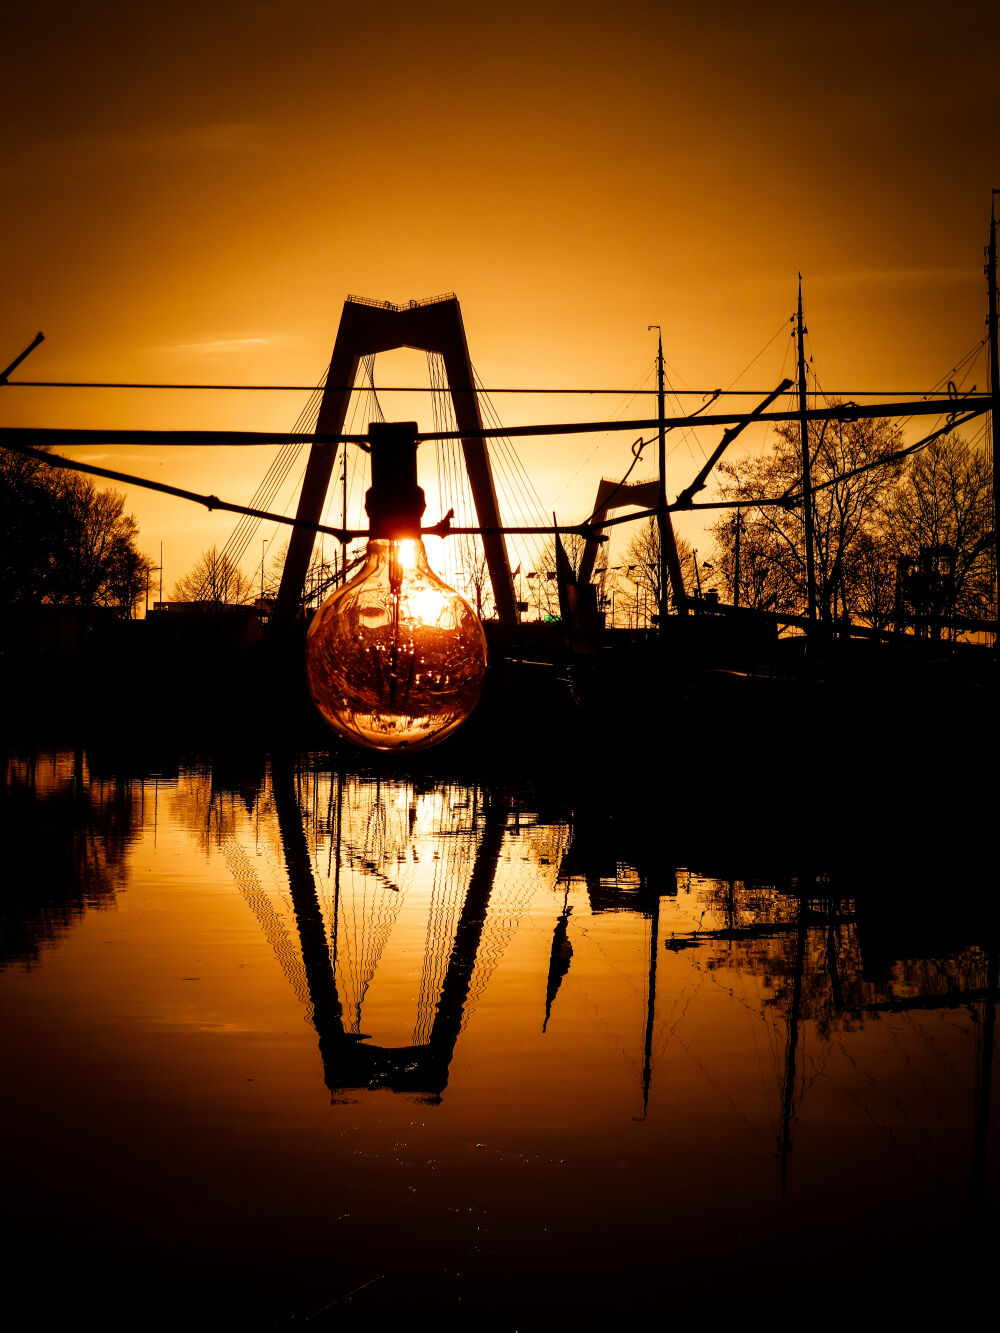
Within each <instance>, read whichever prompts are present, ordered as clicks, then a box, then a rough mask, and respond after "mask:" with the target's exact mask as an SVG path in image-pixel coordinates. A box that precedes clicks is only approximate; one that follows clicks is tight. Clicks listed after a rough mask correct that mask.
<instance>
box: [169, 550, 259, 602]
mask: <svg viewBox="0 0 1000 1333" xmlns="http://www.w3.org/2000/svg"><path fill="white" fill-rule="evenodd" d="M254 591H255V589H254V585H253V581H252V580H251V579H249V578H248V577H247V575H246V574H244V573H243V571H242V570H241V569H240V567H239V565H237V564H236V563H235V562H234V561H233V560H231V559H230V557H229V556H228V555H226V553H225V551H220V550H219V549H218V548H217V547H215V546H212V547H209V549H208V550H207V551H204V552H202V554H201V555H200V556H199V557H198V560H197V561H196V562H195V564H194V565H193V566H192V568H191V569H190V570H189V571H188V572H187V573H186V574H185V575H184V576H183V578H180V579H178V580H177V582H176V584H175V585H174V591H173V594H172V596H173V599H174V600H175V601H178V602H210V603H211V604H212V605H213V606H242V605H245V604H247V603H249V602H251V601H252V600H253V597H254Z"/></svg>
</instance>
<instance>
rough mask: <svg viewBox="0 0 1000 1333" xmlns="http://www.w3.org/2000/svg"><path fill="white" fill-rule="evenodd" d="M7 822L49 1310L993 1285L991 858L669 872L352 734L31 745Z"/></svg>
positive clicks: (235, 1313)
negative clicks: (347, 763)
mask: <svg viewBox="0 0 1000 1333" xmlns="http://www.w3.org/2000/svg"><path fill="white" fill-rule="evenodd" d="M2 809H3V823H4V838H5V845H6V848H7V851H8V858H9V859H8V866H9V873H8V874H7V875H5V880H6V883H5V886H4V889H3V894H2V913H3V916H2V935H0V949H2V956H0V963H2V968H0V1004H2V1010H3V1015H4V1023H3V1036H2V1043H3V1045H2V1061H3V1067H4V1070H5V1073H6V1079H5V1082H6V1091H5V1094H4V1097H3V1101H2V1112H0V1114H2V1117H3V1125H4V1129H5V1143H6V1145H7V1154H6V1156H7V1165H6V1167H5V1172H4V1175H5V1210H4V1211H5V1221H6V1225H7V1228H8V1231H9V1234H8V1238H7V1242H6V1253H7V1256H8V1259H9V1260H10V1264H11V1267H10V1277H9V1279H8V1282H7V1284H6V1288H5V1290H6V1293H7V1296H6V1300H7V1304H8V1307H9V1313H11V1314H16V1316H17V1320H18V1321H19V1322H17V1324H16V1326H18V1327H30V1326H51V1325H53V1324H54V1323H55V1322H57V1321H59V1322H64V1321H68V1320H70V1319H73V1320H78V1319H83V1318H85V1317H86V1318H90V1317H94V1318H97V1319H99V1320H101V1322H102V1325H103V1326H104V1327H122V1328H124V1327H141V1326H150V1325H158V1324H162V1325H163V1326H168V1327H197V1326H202V1325H204V1326H211V1327H218V1328H228V1327H233V1328H247V1329H251V1328H254V1329H255V1328H261V1329H270V1328H278V1329H281V1328H293V1327H299V1326H309V1327H330V1328H334V1327H337V1328H344V1327H355V1326H358V1327H360V1326H362V1325H369V1324H372V1323H375V1324H376V1325H377V1324H379V1323H380V1322H382V1323H384V1322H386V1321H387V1320H389V1319H393V1320H395V1319H400V1320H405V1321H406V1323H407V1324H408V1325H410V1326H413V1325H416V1326H418V1327H423V1326H429V1325H431V1324H438V1325H444V1326H446V1327H459V1326H466V1325H469V1326H479V1327H489V1328H509V1329H522V1328H534V1327H543V1326H546V1327H571V1326H576V1325H580V1326H596V1325H598V1324H605V1323H609V1322H615V1323H617V1322H620V1321H623V1320H629V1321H635V1320H642V1321H644V1322H645V1321H647V1320H649V1321H650V1322H655V1323H657V1324H660V1323H667V1322H669V1321H671V1320H673V1319H676V1318H685V1319H689V1318H695V1319H697V1320H698V1321H699V1322H700V1323H701V1324H702V1325H704V1326H708V1327H721V1326H724V1325H728V1324H730V1323H733V1322H737V1321H738V1322H740V1323H742V1324H749V1325H751V1326H757V1325H758V1324H760V1325H762V1324H764V1323H767V1324H773V1323H775V1322H776V1321H777V1322H778V1323H779V1324H780V1325H781V1326H790V1325H791V1324H792V1323H793V1321H796V1320H797V1319H799V1318H806V1317H809V1318H810V1319H811V1318H812V1316H811V1315H810V1316H807V1315H806V1311H807V1310H812V1311H816V1310H822V1311H826V1312H832V1313H834V1314H838V1313H839V1314H844V1315H848V1314H853V1315H854V1316H856V1315H857V1313H858V1311H859V1309H861V1308H863V1309H864V1310H865V1311H866V1312H867V1314H870V1315H872V1316H873V1317H875V1316H879V1315H880V1314H881V1317H884V1318H885V1319H886V1320H887V1321H888V1320H890V1319H891V1320H892V1321H893V1322H896V1321H897V1320H898V1319H899V1318H900V1316H901V1314H902V1313H905V1312H907V1311H908V1312H910V1313H911V1314H913V1313H919V1314H921V1315H926V1314H927V1313H928V1312H929V1311H935V1312H936V1313H939V1314H941V1315H942V1316H944V1315H948V1314H949V1313H951V1314H954V1313H958V1312H960V1310H961V1307H962V1301H963V1300H964V1299H965V1297H964V1296H960V1295H959V1290H960V1288H959V1284H960V1283H962V1284H965V1283H967V1282H970V1281H971V1282H972V1283H973V1285H976V1284H977V1283H979V1282H981V1281H982V1280H983V1278H984V1277H985V1276H986V1274H987V1271H988V1270H987V1268H986V1256H987V1255H988V1254H989V1253H990V1248H991V1246H993V1245H994V1244H995V1240H996V1232H995V1227H994V1224H993V1221H992V1200H993V1197H994V1194H995V1185H996V1133H995V1130H994V1129H993V1127H992V1125H991V1123H990V1106H989V1093H990V1084H991V1078H992V1051H993V1036H994V1032H993V1028H994V1019H995V999H996V991H997V957H998V954H997V934H996V922H995V917H994V915H993V912H992V904H991V901H990V898H989V897H988V895H987V894H984V891H983V890H984V886H983V885H982V884H981V883H977V882H976V877H975V876H973V875H970V876H969V878H968V880H966V879H964V878H963V871H962V868H961V866H960V865H958V864H956V865H955V866H954V869H953V870H952V871H951V872H950V874H949V875H948V876H947V878H946V879H945V880H943V881H941V882H936V883H934V884H932V885H931V886H930V888H929V889H928V888H927V886H926V885H924V886H921V891H920V892H919V893H916V892H915V891H914V886H913V885H912V883H910V882H909V881H908V880H907V879H905V878H902V879H899V878H897V879H893V878H892V876H886V875H884V874H880V876H879V877H878V879H877V882H876V883H874V884H873V883H872V877H871V876H870V875H867V874H865V873H864V864H863V858H859V865H858V872H857V875H856V876H854V875H852V874H851V873H849V872H845V871H844V869H843V867H842V866H841V867H840V868H839V869H838V871H837V873H836V874H835V875H833V874H830V875H827V874H825V873H824V872H823V871H822V869H819V870H817V869H816V867H815V866H814V867H813V868H812V869H811V870H810V872H809V873H808V874H803V873H794V872H793V871H790V870H789V868H788V867H786V866H780V865H775V866H774V867H772V868H771V870H770V872H769V871H768V868H767V867H761V866H760V865H759V864H757V865H755V866H754V867H753V868H752V869H751V867H749V866H747V867H745V868H742V869H741V867H740V866H738V865H728V866H727V867H725V875H724V877H719V874H718V871H719V867H718V866H716V867H714V868H713V866H712V865H710V864H692V865H679V866H674V865H669V864H666V865H665V864H662V863H657V864H654V865H652V866H651V865H650V864H648V863H646V862H647V861H648V857H646V856H645V850H644V852H643V854H642V855H639V854H638V853H637V851H636V845H635V844H634V842H633V841H632V840H630V838H629V836H628V835H627V832H626V831H625V826H624V825H623V824H621V823H620V822H619V823H618V824H616V823H615V822H614V821H613V820H612V821H611V822H610V823H609V824H608V825H607V827H603V828H595V826H594V818H593V813H592V811H588V812H587V813H586V814H584V813H583V812H581V811H580V810H579V809H578V808H574V806H573V803H572V801H571V800H570V801H567V802H566V803H561V802H559V801H553V800H552V799H551V793H538V792H533V791H532V790H530V789H525V788H517V789H515V788H512V787H510V786H503V785H490V784H483V785H477V784H475V783H470V782H468V781H463V782H458V781H448V780H444V779H437V778H434V777H427V776H426V775H424V776H421V777H417V778H415V777H412V776H405V775H401V774H393V773H391V772H384V771H383V772H366V771H361V770H358V771H351V770H338V769H337V768H336V767H333V766H331V763H330V760H329V757H328V756H326V755H324V754H302V755H295V756H288V757H284V758H278V759H275V758H269V757H264V756H260V757H254V758H252V759H250V760H245V761H241V762H238V763H236V762H233V761H232V760H230V761H228V762H227V763H226V764H221V763H219V762H218V761H217V762H215V763H214V764H213V763H212V762H210V761H209V760H207V759H198V758H195V757H190V756H189V757H187V758H185V759H183V760H181V759H176V758H175V759H172V760H170V761H169V762H167V761H164V760H161V761H157V762H156V763H153V762H146V761H144V762H143V763H141V764H139V763H136V762H135V761H134V760H132V761H130V762H129V763H127V764H126V763H124V762H122V761H120V760H114V759H107V758H103V759H102V758H99V757H97V756H95V755H91V754H88V753H87V752H86V751H84V750H64V751H61V750H50V751H44V752H42V751H28V750H25V751H21V752H16V753H8V754H7V755H6V757H5V792H4V801H3V806H2ZM648 845H649V839H648V838H647V839H645V840H644V842H643V844H642V846H643V848H644V849H646V848H648ZM702 859H703V860H710V859H711V858H710V857H707V858H706V857H704V856H702ZM730 859H732V858H731V857H730ZM741 875H742V876H743V877H741Z"/></svg>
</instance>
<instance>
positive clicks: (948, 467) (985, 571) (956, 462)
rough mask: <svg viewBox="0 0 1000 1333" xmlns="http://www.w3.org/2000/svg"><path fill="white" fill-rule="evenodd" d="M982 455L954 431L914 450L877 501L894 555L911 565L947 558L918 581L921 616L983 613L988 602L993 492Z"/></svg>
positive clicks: (986, 613)
mask: <svg viewBox="0 0 1000 1333" xmlns="http://www.w3.org/2000/svg"><path fill="white" fill-rule="evenodd" d="M991 488H992V477H991V475H990V466H989V461H988V460H987V458H986V456H985V453H984V452H982V451H977V450H975V449H973V448H972V446H971V445H969V444H968V443H967V442H966V441H965V440H963V439H962V438H961V437H960V436H958V435H946V436H944V437H942V438H941V439H939V440H935V441H934V442H933V443H932V444H930V445H928V446H927V448H926V449H922V450H921V451H920V452H919V453H918V454H915V455H914V456H913V458H912V460H911V461H910V466H909V467H908V468H907V470H906V473H905V475H904V476H903V477H902V478H901V480H900V481H899V484H898V485H897V486H896V487H895V489H894V491H893V492H892V495H891V496H890V497H889V499H888V501H887V503H886V505H885V526H886V533H887V537H888V540H889V542H890V544H891V546H892V549H893V551H894V553H895V556H896V557H897V558H898V559H901V560H903V561H911V562H913V564H914V565H916V566H919V565H920V564H921V562H923V563H925V564H926V563H927V562H928V560H930V561H931V562H933V561H934V560H936V559H938V558H941V557H943V558H945V559H946V560H947V564H948V568H949V574H948V577H947V578H937V579H932V580H927V581H926V588H925V593H926V596H924V597H923V598H922V599H921V600H922V602H923V607H922V609H923V611H924V613H925V614H927V615H929V616H952V615H968V616H985V615H988V614H989V611H990V608H991V603H992V600H993V598H992V587H993V565H992V556H991V551H992V538H993V495H992V489H991Z"/></svg>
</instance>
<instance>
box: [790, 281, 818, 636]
mask: <svg viewBox="0 0 1000 1333" xmlns="http://www.w3.org/2000/svg"><path fill="white" fill-rule="evenodd" d="M795 332H796V339H797V351H798V356H797V360H798V368H799V438H800V441H801V444H802V509H803V518H804V521H805V525H806V597H807V605H808V608H809V609H808V615H809V619H810V620H815V619H816V569H815V565H814V563H813V525H812V512H813V506H812V467H811V465H810V462H809V423H808V421H807V420H806V353H805V332H806V331H805V325H804V324H803V322H802V274H801V273H800V274H799V309H798V318H797V321H796V330H795Z"/></svg>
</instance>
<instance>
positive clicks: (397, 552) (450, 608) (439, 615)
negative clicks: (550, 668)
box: [306, 538, 486, 750]
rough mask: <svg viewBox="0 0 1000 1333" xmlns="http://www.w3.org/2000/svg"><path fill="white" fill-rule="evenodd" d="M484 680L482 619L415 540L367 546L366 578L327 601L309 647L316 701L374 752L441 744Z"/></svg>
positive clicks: (351, 736)
mask: <svg viewBox="0 0 1000 1333" xmlns="http://www.w3.org/2000/svg"><path fill="white" fill-rule="evenodd" d="M485 672H486V640H485V639H484V637H483V629H482V626H481V625H480V623H479V618H478V616H477V615H476V613H475V611H473V609H472V607H471V606H470V605H469V603H468V602H467V601H466V600H465V598H464V597H461V596H460V595H459V594H458V593H457V592H455V591H454V589H452V588H449V587H448V585H447V584H446V583H443V582H442V581H441V579H439V578H438V577H437V575H436V574H435V573H434V571H433V570H432V569H431V567H430V565H429V564H428V563H427V553H426V552H425V550H424V544H423V542H422V541H420V540H419V538H406V539H403V540H396V541H393V540H389V539H385V538H382V539H374V540H372V541H369V543H368V553H367V556H366V558H365V563H364V567H363V568H362V570H361V572H360V573H359V574H357V575H356V576H355V577H354V578H353V579H351V581H350V582H349V583H346V584H345V585H344V586H343V587H342V588H338V589H337V591H336V592H334V593H333V594H332V595H331V596H330V597H329V598H327V600H326V601H325V602H324V603H323V605H322V606H321V607H320V609H319V611H317V613H316V615H315V616H314V617H313V621H312V624H311V625H310V627H309V634H308V637H307V640H306V673H307V676H308V679H309V689H310V692H311V694H312V698H313V703H314V704H315V705H316V707H317V708H318V709H319V711H320V713H321V714H322V715H323V717H324V718H325V719H326V721H327V722H328V723H329V724H330V726H331V727H333V728H334V730H335V731H338V732H340V734H341V735H342V736H346V737H347V739H348V740H350V741H354V742H355V744H360V745H366V746H369V747H371V748H373V749H376V750H400V749H404V748H405V749H410V750H415V749H418V748H421V747H423V746H427V745H433V744H435V743H436V742H437V741H440V740H443V739H444V738H445V736H447V735H449V733H450V732H452V731H454V730H455V728H456V727H457V726H459V725H460V724H461V723H462V722H464V721H465V719H466V718H467V717H468V716H469V714H470V713H471V712H472V710H473V708H474V707H475V706H476V702H477V701H478V699H479V694H480V691H481V690H482V686H483V676H484V674H485Z"/></svg>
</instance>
